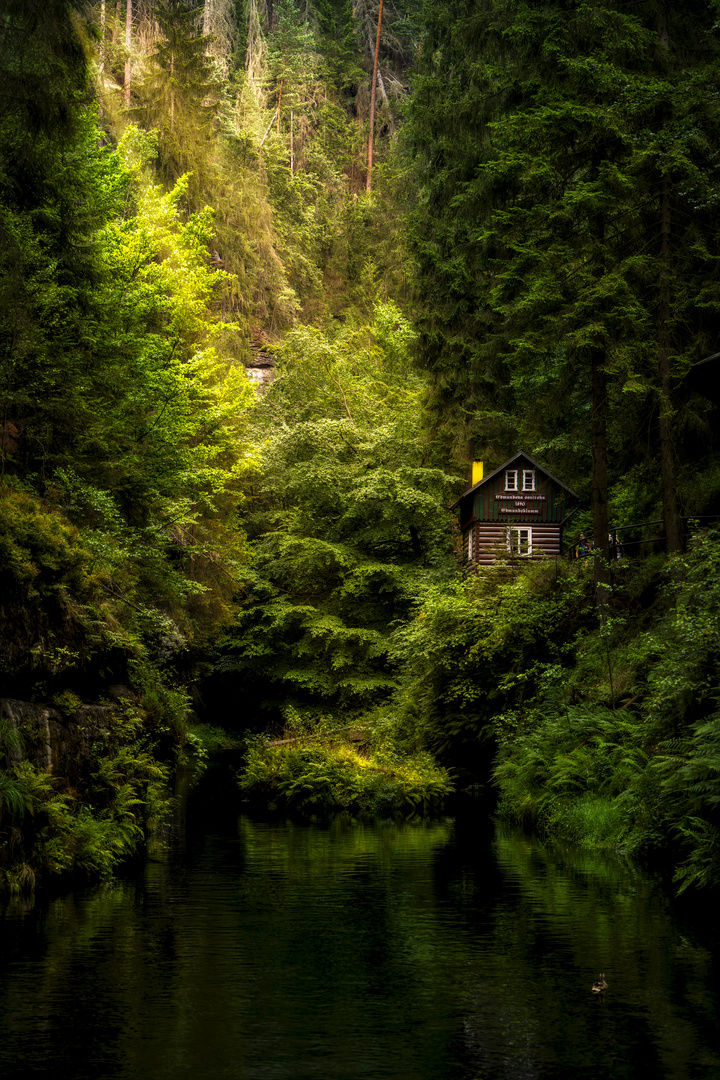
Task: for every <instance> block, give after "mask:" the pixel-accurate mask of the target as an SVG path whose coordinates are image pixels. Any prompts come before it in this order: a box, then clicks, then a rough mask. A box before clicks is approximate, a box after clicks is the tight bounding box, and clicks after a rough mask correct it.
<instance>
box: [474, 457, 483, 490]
mask: <svg viewBox="0 0 720 1080" xmlns="http://www.w3.org/2000/svg"><path fill="white" fill-rule="evenodd" d="M482 478H483V463H482V461H473V463H472V486H473V487H475V485H476V484H479V483H480V481H481V480H482Z"/></svg>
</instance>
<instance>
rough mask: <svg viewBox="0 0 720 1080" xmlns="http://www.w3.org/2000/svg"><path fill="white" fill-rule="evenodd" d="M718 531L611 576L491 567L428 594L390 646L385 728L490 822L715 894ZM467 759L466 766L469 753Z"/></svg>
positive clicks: (719, 767) (719, 722)
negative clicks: (449, 773)
mask: <svg viewBox="0 0 720 1080" xmlns="http://www.w3.org/2000/svg"><path fill="white" fill-rule="evenodd" d="M719 539H720V536H719V535H718V533H717V532H714V533H713V532H710V533H705V534H703V535H700V536H697V537H696V538H694V540H693V542H692V544H691V546H690V547H689V550H688V551H687V553H686V554H683V555H681V556H675V557H674V558H672V559H668V560H666V559H665V558H664V557H661V556H658V557H656V558H653V559H648V560H645V561H642V562H639V563H636V564H631V563H629V562H621V563H617V564H615V566H614V567H613V584H612V593H611V596H610V601H609V606H608V614H607V618H606V620H605V621H604V622H603V623H602V624H600V623H599V621H598V618H597V615H596V610H595V604H594V595H593V580H592V567H591V565H590V562H589V560H588V562H587V563H585V564H583V563H580V564H577V563H576V564H573V565H565V566H557V567H555V566H550V565H546V566H543V567H538V566H530V567H527V568H523V567H516V568H509V567H505V568H502V567H497V568H495V569H494V570H490V571H485V572H481V573H480V574H479V575H478V576H477V577H475V578H473V579H471V580H469V581H467V582H464V583H460V584H458V585H457V587H456V588H455V589H454V591H448V590H445V591H444V592H442V593H436V594H433V595H431V596H429V597H427V598H426V600H425V603H424V604H423V606H422V608H421V610H420V611H419V613H418V616H417V618H416V619H415V621H414V622H413V623H412V624H410V625H409V626H408V627H406V628H404V629H403V630H402V631H401V632H400V634H399V636H400V638H401V639H402V645H403V646H404V648H405V651H406V657H407V667H406V679H405V683H404V686H403V688H402V691H401V693H400V694H399V695H398V697H397V699H396V701H395V707H396V710H397V713H396V724H397V729H398V732H402V733H403V734H404V737H405V739H406V741H407V740H409V741H412V740H415V741H416V742H423V743H424V744H425V745H427V746H430V747H432V748H433V749H434V750H435V751H436V753H437V754H438V755H439V758H440V760H441V761H445V762H446V763H449V764H451V765H453V766H454V767H455V768H456V770H457V771H458V775H459V778H460V781H461V782H463V780H462V777H463V773H465V776H466V779H467V780H469V779H471V778H472V772H469V771H468V770H467V765H468V763H470V764H471V765H472V766H473V771H474V772H475V775H476V777H477V775H478V774H479V773H480V772H482V771H483V770H484V771H485V773H486V776H488V778H489V780H490V782H491V784H492V785H493V786H494V788H495V790H496V792H497V797H498V812H499V814H500V815H501V816H502V817H504V818H507V819H510V820H512V821H515V822H517V823H519V824H521V825H523V826H526V827H532V828H533V829H535V830H538V831H540V832H542V833H544V834H546V835H548V836H554V837H558V838H563V839H569V840H573V841H576V842H579V843H582V844H587V845H596V846H608V847H613V848H617V849H620V850H622V851H625V852H627V853H629V854H633V855H636V856H640V857H643V858H645V859H651V860H653V861H655V862H657V863H658V864H659V865H660V866H661V867H662V868H663V869H671V870H672V872H673V876H674V880H675V882H676V884H677V886H678V887H679V889H681V890H683V889H685V888H687V887H688V886H697V887H701V886H717V885H718V884H720V701H719V696H720V573H719V571H720V543H718V540H719ZM473 755H474V758H473Z"/></svg>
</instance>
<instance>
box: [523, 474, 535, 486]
mask: <svg viewBox="0 0 720 1080" xmlns="http://www.w3.org/2000/svg"><path fill="white" fill-rule="evenodd" d="M522 489H523V491H534V490H535V470H534V469H523V471H522Z"/></svg>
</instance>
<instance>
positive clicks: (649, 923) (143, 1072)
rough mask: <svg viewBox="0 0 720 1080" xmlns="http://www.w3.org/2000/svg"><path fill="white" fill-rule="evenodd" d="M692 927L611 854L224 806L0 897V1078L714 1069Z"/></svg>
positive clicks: (701, 961) (706, 990) (469, 1078)
mask: <svg viewBox="0 0 720 1080" xmlns="http://www.w3.org/2000/svg"><path fill="white" fill-rule="evenodd" d="M713 934H714V931H713V930H712V929H708V928H703V927H702V926H698V925H692V924H691V925H684V924H679V923H678V921H677V920H676V918H675V917H674V915H673V910H672V905H671V903H670V902H669V900H668V899H667V897H666V896H665V894H664V893H663V892H662V890H661V888H660V887H659V885H658V884H657V883H656V882H654V881H653V880H651V879H650V878H648V877H646V876H644V875H643V874H642V873H640V872H639V871H637V870H634V869H632V868H631V867H628V866H626V865H625V864H623V863H622V862H621V861H620V860H618V859H612V858H600V857H598V856H596V855H589V854H587V853H582V852H578V851H574V852H573V851H559V850H557V849H554V850H550V849H546V848H544V847H543V846H542V845H540V844H538V843H537V842H534V841H532V840H530V839H528V838H527V837H524V836H522V835H518V834H515V833H513V832H510V831H504V830H502V829H500V830H498V831H492V830H490V829H489V828H488V826H487V825H486V824H485V823H484V822H483V821H478V820H477V819H474V818H473V817H472V816H470V815H468V816H466V817H460V818H458V819H457V820H451V819H448V820H444V821H439V822H434V823H428V824H395V823H390V822H385V823H378V824H373V825H362V824H353V823H350V822H343V821H342V820H336V821H335V822H333V823H332V824H331V825H329V826H320V825H310V826H301V825H296V824H289V823H280V824H277V823H276V824H267V823H258V822H253V821H251V820H250V819H249V818H244V817H243V818H240V819H239V821H238V822H237V824H236V823H235V822H234V821H231V822H230V826H229V827H228V825H227V824H226V825H225V827H224V828H223V829H222V830H219V829H218V828H217V825H215V831H197V832H195V833H194V834H191V835H190V836H189V837H188V839H187V843H186V844H184V845H183V847H182V848H181V849H180V848H178V850H176V851H175V852H174V853H173V854H171V856H170V857H169V858H168V859H167V860H166V861H165V862H152V863H149V864H148V865H147V867H146V869H145V872H144V875H143V876H141V877H140V878H139V879H136V880H131V881H120V882H116V883H114V884H111V885H106V886H104V887H102V888H99V889H96V890H92V891H87V892H84V893H82V894H75V895H73V896H68V897H65V898H62V899H58V900H54V901H52V902H50V903H48V904H46V905H45V906H41V905H37V906H35V907H34V908H32V909H29V910H27V911H25V912H23V910H22V907H21V906H20V905H14V906H12V905H11V906H10V907H9V908H8V909H7V911H6V912H5V914H4V917H3V922H2V927H0V942H1V944H2V958H1V960H0V974H1V976H2V982H1V983H0V1077H1V1078H2V1080H12V1078H14V1077H21V1076H26V1075H30V1076H32V1075H38V1076H40V1075H46V1076H53V1077H54V1078H56V1080H105V1078H108V1080H109V1078H121V1080H141V1078H142V1080H145V1078H147V1080H185V1078H193V1080H221V1078H225V1077H228V1078H235V1080H345V1078H348V1080H361V1078H362V1080H364V1078H367V1080H383V1078H388V1080H481V1078H487V1080H495V1078H498V1080H504V1078H508V1080H524V1078H528V1080H534V1078H551V1077H576V1076H588V1077H590V1076H593V1077H595V1076H600V1077H603V1076H605V1077H608V1078H621V1077H640V1076H642V1077H648V1076H650V1077H677V1078H679V1080H686V1078H694V1077H698V1078H702V1080H705V1078H708V1077H720V1037H719V1035H718V1016H719V1013H720V1010H719V1009H718V1004H719V1001H720V996H719V986H718V971H717V957H716V955H714V951H713V943H714V942H715V943H716V942H717V936H716V935H715V936H713ZM600 971H604V972H605V974H606V977H607V981H608V983H609V984H610V989H609V990H608V992H607V994H606V995H605V996H604V997H600V998H598V997H595V996H593V995H592V993H591V992H590V987H591V985H592V983H593V981H594V980H595V979H596V978H597V976H598V973H599V972H600Z"/></svg>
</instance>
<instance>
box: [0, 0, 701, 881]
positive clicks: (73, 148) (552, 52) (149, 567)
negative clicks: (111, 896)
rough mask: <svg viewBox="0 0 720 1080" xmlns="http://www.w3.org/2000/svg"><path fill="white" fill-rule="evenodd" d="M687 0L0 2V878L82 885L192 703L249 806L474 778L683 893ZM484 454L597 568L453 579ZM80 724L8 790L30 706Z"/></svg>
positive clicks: (689, 250) (690, 659) (158, 777)
mask: <svg viewBox="0 0 720 1080" xmlns="http://www.w3.org/2000/svg"><path fill="white" fill-rule="evenodd" d="M718 14H719V12H718V5H717V3H716V2H714V0H692V2H691V3H689V4H683V5H681V6H678V5H670V4H665V3H657V2H654V0H653V2H650V0H647V2H645V0H640V2H638V3H634V4H632V5H627V4H626V3H621V2H619V0H617V2H616V0H600V2H598V3H592V4H590V3H586V2H583V0H553V2H550V3H538V2H534V0H533V2H531V0H523V2H520V3H517V2H509V0H460V3H459V4H458V3H456V4H454V5H450V4H448V3H447V0H403V2H400V0H398V2H396V3H388V4H387V5H385V4H382V5H381V4H380V3H379V2H378V0H353V2H351V0H308V2H306V3H304V4H302V5H301V4H299V3H297V2H295V0H278V2H276V3H274V2H273V3H269V2H265V0H245V2H240V0H205V2H204V3H195V2H191V0H118V3H116V4H109V3H107V0H95V2H93V3H80V2H79V0H43V2H40V0H7V2H6V3H5V4H4V5H3V10H2V12H0V392H1V395H2V398H1V401H0V450H1V465H0V521H1V522H2V528H1V529H0V553H1V554H2V559H1V560H0V586H1V587H2V601H1V602H2V616H3V618H2V625H1V626H0V671H1V672H2V677H3V690H2V693H3V694H4V695H5V698H4V699H3V700H7V701H10V702H15V703H16V704H15V705H12V706H9V708H10V712H8V713H7V717H11V719H7V718H6V719H5V720H3V721H2V724H0V763H2V764H3V765H4V769H3V771H2V785H0V849H1V854H2V856H3V862H4V863H6V864H7V865H8V866H11V867H14V868H15V869H13V870H12V874H14V875H15V877H12V874H11V876H10V877H8V878H7V881H8V882H11V878H12V881H14V882H18V881H20V880H21V876H22V873H23V871H22V867H23V866H25V865H27V866H31V867H37V869H38V872H39V873H42V872H46V873H50V872H52V873H61V872H66V871H69V870H71V869H73V868H75V869H77V868H84V869H85V870H86V871H87V872H105V871H107V870H109V869H111V868H112V866H113V865H115V863H116V862H118V861H120V860H121V859H122V858H124V857H125V856H127V854H128V853H130V852H131V851H133V850H135V849H136V848H137V846H138V845H140V844H141V843H143V842H144V841H145V838H146V837H147V836H148V835H149V834H150V833H151V832H152V830H153V829H154V828H156V827H157V822H158V821H160V820H161V818H162V814H163V812H164V809H163V808H164V806H165V801H164V800H166V798H167V786H166V785H167V777H168V775H169V773H170V771H171V770H172V769H174V768H176V767H177V764H178V761H181V760H186V759H187V757H188V754H189V752H190V750H192V748H193V747H195V749H196V750H197V749H200V750H201V746H200V743H201V742H202V737H205V738H206V739H207V738H208V736H207V732H208V730H210V726H211V725H216V727H217V728H219V729H221V732H224V735H223V734H221V735H220V736H219V739H220V742H221V743H222V740H223V738H224V739H225V740H226V742H227V741H228V740H230V741H234V742H236V743H237V742H240V743H242V744H244V745H248V746H250V747H251V748H252V754H251V760H252V769H251V771H252V770H254V774H253V775H254V776H255V778H256V780H257V784H258V788H257V790H258V791H260V790H262V792H263V795H262V797H263V798H264V799H269V798H271V796H270V795H268V792H269V791H270V792H274V794H273V795H272V799H275V797H276V796H277V799H278V800H279V803H281V802H282V798H280V794H278V793H284V796H286V797H288V801H289V804H291V805H295V806H297V803H298V801H301V802H302V804H303V805H305V804H306V803H307V805H310V804H311V803H312V800H313V799H315V798H316V793H313V792H314V789H313V782H311V781H308V779H307V777H308V776H310V775H320V774H321V773H322V770H323V769H326V770H329V771H328V775H330V774H331V773H332V775H333V776H334V777H335V780H334V781H333V783H330V782H329V781H328V785H327V786H326V787H325V788H323V791H324V792H325V795H323V796H320V795H317V799H318V800H319V801H318V803H317V805H321V804H322V803H323V799H325V798H327V800H328V806H330V805H332V806H333V807H335V808H336V807H337V806H338V805H347V806H352V807H355V809H357V807H359V806H363V807H365V808H366V809H367V807H368V806H372V807H374V808H375V809H377V808H378V807H385V809H386V810H388V812H390V810H394V809H395V810H396V809H398V808H399V807H403V808H404V809H405V810H407V808H408V806H418V805H421V804H422V803H423V801H425V800H426V799H427V800H428V801H432V800H434V799H435V798H436V797H440V796H441V795H443V794H445V793H447V791H449V790H450V789H451V788H452V787H454V788H455V789H458V788H465V789H468V788H472V789H473V790H478V789H482V790H483V791H485V792H488V791H491V792H493V793H494V795H495V797H496V798H498V799H499V806H500V808H501V810H502V812H503V813H505V814H507V815H508V816H509V817H512V818H514V819H515V820H517V821H520V822H522V823H524V824H526V825H533V826H534V827H536V828H541V829H545V830H547V831H549V832H553V831H554V832H556V833H557V832H563V830H565V834H566V835H568V836H571V838H573V839H580V840H581V841H582V840H586V841H588V842H597V843H613V844H615V845H616V846H618V845H625V846H626V847H627V849H628V850H633V851H635V852H637V853H640V854H645V855H648V856H650V855H653V854H657V853H658V852H662V851H665V852H666V853H667V858H668V860H669V862H670V863H671V865H672V866H673V867H674V869H675V870H676V872H677V875H678V881H679V882H681V884H683V885H688V884H708V883H713V882H717V880H719V879H720V855H719V854H718V852H719V851H720V846H718V831H717V830H718V826H720V822H718V820H717V813H718V796H717V777H718V775H719V774H720V764H719V763H718V758H717V753H716V750H715V746H716V743H717V733H716V726H717V718H718V715H719V714H718V701H717V671H716V668H717V661H716V655H717V652H716V644H717V642H716V637H717V631H716V626H717V622H716V616H717V613H718V612H717V605H718V603H719V602H720V601H719V599H718V597H717V596H716V592H717V590H716V589H715V588H714V586H713V582H714V576H713V575H714V573H715V563H716V561H717V559H716V539H715V536H716V534H715V532H714V531H713V529H714V527H715V526H714V525H713V522H715V521H717V520H718V517H719V515H720V457H719V456H718V442H717V435H716V429H717V424H716V410H717V404H718V402H717V389H716V383H717V357H718V355H720V344H719V343H718V338H719V336H720V290H719V289H718V265H719V263H718V256H719V254H720V252H719V250H718V207H719V206H720V202H719V198H720V196H719V193H720V173H719V172H718V170H719V169H720V164H719V163H718V159H717V149H716V148H717V145H718V137H719V136H720V112H719V110H718V102H719V101H720V93H719V91H720V36H719V31H718V23H717V19H718ZM520 450H522V451H524V452H525V453H526V454H529V455H532V457H533V460H535V459H537V460H538V461H539V462H541V463H542V466H543V468H545V469H547V470H549V471H550V472H551V473H552V474H553V475H555V476H557V477H560V478H561V480H562V482H563V484H565V485H566V486H567V487H568V488H572V489H573V490H574V491H575V492H577V493H578V495H579V496H580V505H579V506H578V507H577V508H576V511H575V517H574V518H573V520H572V524H570V523H568V524H566V526H565V530H566V532H565V549H566V551H565V554H567V549H568V548H571V547H572V544H573V543H574V541H575V539H576V538H577V536H578V535H579V534H580V532H581V531H583V530H584V531H585V532H587V533H588V534H590V535H592V537H593V540H594V554H593V557H592V558H590V559H589V560H587V561H586V562H584V563H582V564H581V563H580V561H579V560H575V561H574V562H573V561H571V560H569V559H567V558H562V557H561V558H558V559H557V560H552V561H548V562H546V563H541V562H539V561H538V562H536V561H534V560H532V559H528V560H523V559H514V558H512V557H510V558H506V557H505V553H503V558H502V559H500V560H499V561H498V564H497V565H496V566H493V567H490V568H488V569H487V570H481V571H478V572H475V571H474V570H472V568H468V567H467V566H466V565H463V562H462V543H461V537H460V536H459V535H458V529H457V521H454V519H453V511H452V509H451V508H452V506H453V505H454V504H455V502H456V500H457V499H458V497H459V495H460V494H461V492H462V491H463V488H464V486H465V483H466V480H467V479H469V474H468V463H469V458H474V459H477V460H482V461H484V463H485V467H486V472H487V473H491V472H492V471H493V470H495V469H497V468H498V467H499V466H501V465H502V464H503V462H505V461H506V460H507V459H509V458H510V457H511V456H512V455H514V454H516V453H518V452H519V451H520ZM636 525H637V526H638V527H642V528H645V527H647V528H648V529H650V533H647V532H646V533H642V535H643V537H645V536H651V537H652V543H650V542H648V543H647V546H646V548H644V549H643V554H644V555H646V556H647V557H643V558H637V559H636V558H633V559H629V558H625V559H624V560H618V561H617V562H612V561H611V560H609V558H608V556H609V554H610V551H609V549H608V536H609V535H611V534H612V532H613V531H617V530H620V531H622V530H623V529H628V528H630V527H631V526H632V527H635V526H636ZM643 543H645V540H643ZM615 550H616V553H617V548H616V549H615ZM511 555H512V553H511ZM674 664H675V668H674V667H673V665H674ZM17 702H21V703H24V704H23V706H22V708H20V706H19V705H17ZM25 706H27V708H29V709H30V712H27V710H26V709H25ZM97 708H100V709H102V710H106V712H102V713H98V714H95V713H93V716H94V717H95V719H94V720H93V723H95V722H96V721H97V722H98V723H100V721H99V720H97V717H98V716H102V717H105V719H103V720H102V723H103V724H105V725H106V726H105V728H103V729H102V731H103V732H104V734H103V735H102V738H98V739H97V740H95V742H94V743H93V746H92V750H91V751H90V754H89V758H88V760H87V762H86V764H85V765H84V766H83V771H82V775H78V776H75V775H73V776H72V777H71V776H70V775H69V774H68V775H65V774H64V773H63V772H62V771H60V772H58V773H57V774H53V773H52V770H51V772H50V773H47V772H46V771H43V768H45V767H44V766H43V767H41V766H40V764H39V759H37V754H36V759H37V760H36V759H33V753H34V751H33V746H34V743H33V739H34V738H35V736H34V735H33V734H32V731H31V727H32V725H31V723H30V721H29V720H28V719H27V717H29V716H30V715H31V714H32V710H33V709H50V710H51V712H52V715H53V717H56V718H57V723H58V724H59V725H60V726H61V727H62V726H63V725H65V727H64V728H63V730H65V729H67V728H68V725H72V724H75V723H77V722H78V719H77V718H78V717H79V716H85V713H83V712H82V710H83V709H84V710H87V709H97ZM24 709H25V711H23V710H24ZM78 710H80V712H78ZM21 714H22V716H25V717H26V720H25V721H23V722H19V721H17V716H19V715H21ZM32 715H34V714H32ZM12 717H15V719H12ZM73 718H74V719H73ZM53 722H56V721H55V720H53ZM203 725H204V728H203ZM203 731H204V732H205V736H202V734H200V735H198V734H197V733H198V732H201V733H202V732H203ZM103 739H104V740H105V743H104V744H103V746H104V749H103V746H101V743H102V740H103ZM337 739H340V741H343V740H345V741H349V742H350V743H352V747H351V750H352V752H350V750H347V747H346V748H345V749H343V750H342V752H338V751H337V746H336V745H335V741H336V740H337ZM247 740H249V742H247ZM253 740H254V741H253ZM284 740H290V742H291V743H292V744H293V745H295V744H299V745H301V746H302V747H304V749H303V750H302V753H300V752H298V754H296V755H295V757H293V758H292V760H290V758H289V757H288V756H284V755H283V753H282V752H278V751H277V747H274V746H271V745H269V744H271V743H274V742H278V741H280V742H283V741H284ZM334 740H335V741H334ZM307 745H310V747H311V749H310V750H309V751H308V752H307V753H306V752H305V751H306V749H307ZM346 750H347V752H346ZM326 751H327V755H328V756H327V757H323V754H324V753H325V752H326ZM331 751H332V754H331ZM84 752H85V751H84ZM318 755H320V756H319V757H318ZM333 755H334V756H333ZM288 762H289V764H288ZM363 762H364V764H363ZM368 763H370V764H368ZM363 768H364V769H366V770H367V769H370V773H372V775H373V776H374V780H373V781H372V783H371V784H370V785H369V788H368V789H367V790H366V789H365V788H364V787H362V785H361V786H360V787H353V783H351V782H350V781H349V780H348V777H349V776H350V775H351V774H352V775H355V773H357V776H359V775H360V773H359V772H358V770H362V769H363ZM275 770H277V771H275ZM293 770H294V771H293ZM353 770H354V773H353ZM370 773H367V775H366V779H367V776H370ZM357 776H355V779H357ZM383 776H384V777H386V778H387V779H386V780H385V781H383V780H382V777H383ZM378 777H380V779H378ZM678 777H682V783H681V782H680V781H679V780H678ZM371 779H372V777H371ZM308 785H309V787H308ZM413 785H415V786H414V787H413ZM242 786H243V791H244V792H245V793H246V794H247V793H248V792H250V793H252V791H253V790H255V789H253V786H252V782H251V777H250V776H249V775H247V774H246V775H245V777H244V779H243V780H242ZM299 791H302V792H304V794H303V797H302V800H300V799H299V797H296V796H293V795H292V793H293V792H295V793H296V795H297V792H299ZM683 791H685V792H686V793H687V792H690V794H691V798H690V799H689V800H686V801H683V795H682V792H683ZM368 792H369V794H368ZM393 792H394V794H393ZM422 792H425V793H426V794H419V793H422ZM288 793H290V795H289V796H288ZM339 793H340V794H339ZM348 793H349V794H348ZM353 793H354V794H353ZM345 798H346V799H347V800H348V801H347V804H345V803H343V802H342V799H345ZM338 799H340V802H339V803H338V801H337V800H338ZM293 800H294V801H293ZM333 800H335V801H333ZM313 805H314V804H313ZM58 836H60V837H63V838H64V839H63V840H62V842H60V841H58ZM19 838H21V839H19ZM33 872H34V871H33ZM23 880H25V879H23ZM18 887H19V886H18Z"/></svg>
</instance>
